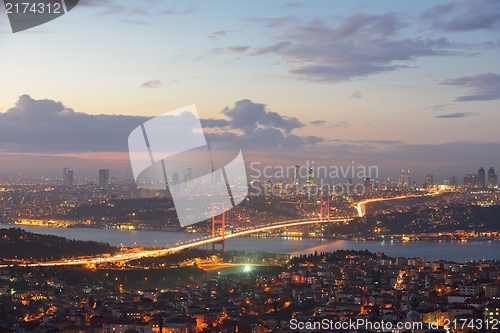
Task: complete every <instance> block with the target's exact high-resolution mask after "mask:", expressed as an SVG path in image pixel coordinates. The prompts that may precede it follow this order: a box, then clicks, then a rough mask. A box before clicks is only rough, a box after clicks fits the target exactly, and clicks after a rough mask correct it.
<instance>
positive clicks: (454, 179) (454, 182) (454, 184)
mask: <svg viewBox="0 0 500 333" xmlns="http://www.w3.org/2000/svg"><path fill="white" fill-rule="evenodd" d="M450 186H451V187H457V186H458V181H457V177H455V176H451V178H450Z"/></svg>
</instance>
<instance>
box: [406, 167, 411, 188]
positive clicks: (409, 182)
mask: <svg viewBox="0 0 500 333" xmlns="http://www.w3.org/2000/svg"><path fill="white" fill-rule="evenodd" d="M404 187H411V179H410V169H408V173H407V174H406V178H405V186H404Z"/></svg>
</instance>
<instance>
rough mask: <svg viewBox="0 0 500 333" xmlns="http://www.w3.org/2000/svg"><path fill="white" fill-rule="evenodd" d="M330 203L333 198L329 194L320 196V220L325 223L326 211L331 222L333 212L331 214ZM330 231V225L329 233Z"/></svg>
mask: <svg viewBox="0 0 500 333" xmlns="http://www.w3.org/2000/svg"><path fill="white" fill-rule="evenodd" d="M330 202H331V197H330V195H329V194H328V193H326V194H324V193H323V192H321V193H320V195H319V220H320V221H323V210H326V219H328V222H330V217H331V212H330ZM320 230H321V233H320V235H319V236H320V237H321V238H323V227H321V229H320ZM329 230H330V225H328V231H329ZM328 236H330V232H328Z"/></svg>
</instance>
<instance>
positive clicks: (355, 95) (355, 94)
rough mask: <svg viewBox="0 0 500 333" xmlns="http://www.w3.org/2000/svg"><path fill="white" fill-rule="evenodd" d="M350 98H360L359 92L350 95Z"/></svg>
mask: <svg viewBox="0 0 500 333" xmlns="http://www.w3.org/2000/svg"><path fill="white" fill-rule="evenodd" d="M351 97H352V98H361V92H360V91H355V92H353V93H352V95H351Z"/></svg>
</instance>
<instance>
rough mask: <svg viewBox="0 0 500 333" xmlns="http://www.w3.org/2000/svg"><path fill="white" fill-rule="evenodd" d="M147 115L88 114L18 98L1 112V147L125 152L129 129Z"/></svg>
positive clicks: (56, 104) (34, 150) (51, 101)
mask: <svg viewBox="0 0 500 333" xmlns="http://www.w3.org/2000/svg"><path fill="white" fill-rule="evenodd" d="M148 119H149V118H147V117H139V116H122V115H113V116H112V115H88V114H85V113H80V112H75V111H74V110H73V109H71V108H68V107H66V106H65V105H63V104H62V103H61V102H56V101H53V100H48V99H43V100H34V99H32V98H31V97H30V96H28V95H23V96H21V97H19V100H18V101H17V103H16V105H15V106H14V107H12V108H10V109H8V110H7V112H5V113H0V142H1V144H0V148H1V149H5V150H7V151H30V152H85V151H103V152H105V151H127V149H128V148H127V138H128V135H129V134H130V132H131V131H132V130H133V129H134V128H136V127H137V126H139V125H140V124H142V123H143V122H145V121H146V120H148Z"/></svg>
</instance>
